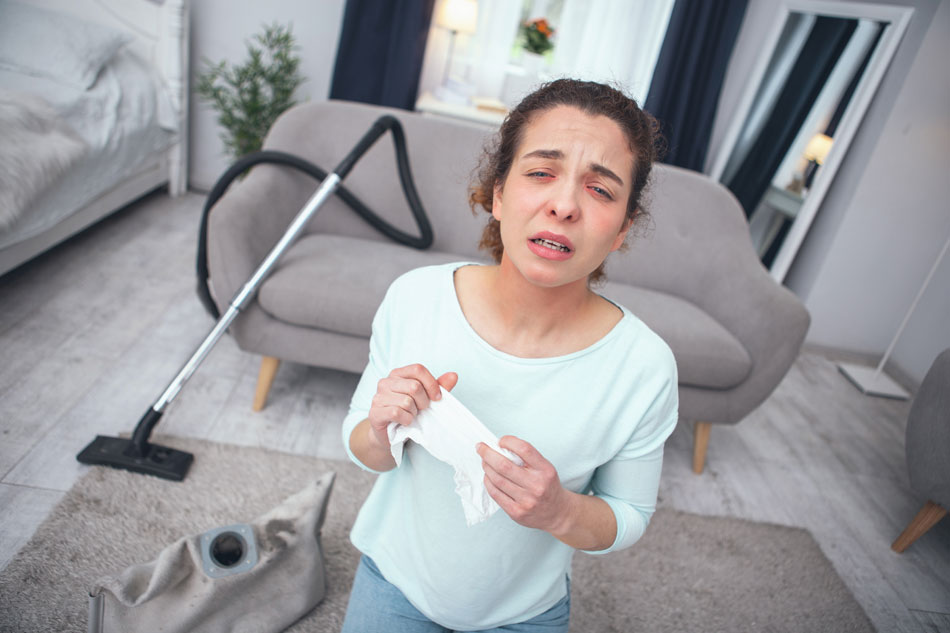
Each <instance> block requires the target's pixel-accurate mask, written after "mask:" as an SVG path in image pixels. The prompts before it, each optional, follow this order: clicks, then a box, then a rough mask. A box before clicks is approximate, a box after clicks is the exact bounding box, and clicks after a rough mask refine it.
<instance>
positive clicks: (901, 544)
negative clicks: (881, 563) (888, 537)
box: [891, 501, 947, 554]
mask: <svg viewBox="0 0 950 633" xmlns="http://www.w3.org/2000/svg"><path fill="white" fill-rule="evenodd" d="M946 514H947V511H946V510H945V509H944V508H941V507H940V506H938V505H937V504H936V503H934V502H933V501H928V502H927V503H925V504H924V507H923V508H921V509H920V512H918V513H917V516H915V517H914V520H913V521H911V522H910V523H909V524H908V525H907V527H906V528H904V531H903V532H901V535H900V536H898V537H897V540H896V541H894V543H893V544H891V549H892V550H894V551H895V552H897V553H898V554H900V553H901V552H903V551H904V550H905V549H907V548H908V547H910V546H911V544H912V543H913V542H914V541H916V540H917V539H919V538H920V537H921V536H923V535H924V534H926V532H927V530H929V529H930V528H932V527H933V526H934V525H936V524H937V521H939V520H940V519H942V518H943V517H944V515H946Z"/></svg>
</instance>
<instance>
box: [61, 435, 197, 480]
mask: <svg viewBox="0 0 950 633" xmlns="http://www.w3.org/2000/svg"><path fill="white" fill-rule="evenodd" d="M76 459H78V460H79V461H80V462H81V463H83V464H89V465H92V466H111V467H112V468H122V469H124V470H131V471H132V472H136V473H143V474H146V475H154V476H155V477H161V478H162V479H171V480H174V481H182V480H183V479H184V478H185V475H186V474H188V468H189V467H190V466H191V462H192V461H194V455H192V454H191V453H186V452H185V451H180V450H178V449H174V448H169V447H167V446H159V445H158V444H151V443H146V444H145V446H144V447H142V448H140V447H139V446H137V445H136V444H135V442H133V441H132V440H131V439H123V438H119V437H106V436H104V435H97V436H96V439H94V440H93V441H92V442H90V443H89V445H88V446H86V448H84V449H83V450H82V452H81V453H79V455H77V456H76Z"/></svg>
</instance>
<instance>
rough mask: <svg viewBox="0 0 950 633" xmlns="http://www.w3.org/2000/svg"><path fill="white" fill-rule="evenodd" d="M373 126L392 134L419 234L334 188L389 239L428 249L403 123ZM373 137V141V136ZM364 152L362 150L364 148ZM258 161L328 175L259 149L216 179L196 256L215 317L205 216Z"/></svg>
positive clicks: (201, 294)
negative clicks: (377, 213)
mask: <svg viewBox="0 0 950 633" xmlns="http://www.w3.org/2000/svg"><path fill="white" fill-rule="evenodd" d="M375 126H379V128H380V129H379V132H378V134H377V137H378V135H379V134H382V133H383V132H385V131H386V130H387V129H388V130H390V131H391V132H392V134H393V144H394V145H395V148H396V165H397V167H398V170H399V182H400V184H401V185H402V191H403V194H404V195H405V196H406V201H407V202H408V203H409V209H410V211H412V216H413V218H415V221H416V226H418V227H419V233H420V235H419V237H416V236H414V235H410V234H408V233H405V232H404V231H402V230H400V229H398V228H396V227H395V226H393V225H392V224H390V223H389V222H387V221H386V220H384V219H383V218H381V217H379V216H378V215H376V213H374V212H373V211H372V210H371V209H370V208H369V207H367V206H366V205H365V204H364V203H363V202H362V201H361V200H360V199H359V198H357V197H356V196H355V195H353V193H352V192H350V191H349V190H348V189H347V188H346V187H344V186H342V185H341V186H340V187H339V188H338V189H337V191H336V195H338V196H340V199H341V200H343V202H345V203H346V205H347V206H348V207H350V208H351V209H353V211H355V212H356V214H357V215H359V216H360V217H361V218H363V220H365V221H366V222H367V223H368V224H369V225H370V226H372V227H373V228H374V229H376V230H377V231H379V232H380V233H382V234H383V235H385V236H386V237H388V238H389V239H391V240H393V241H395V242H398V243H400V244H404V245H406V246H411V247H412V248H417V249H419V250H423V249H426V248H429V246H431V245H432V239H433V234H432V225H431V224H430V223H429V218H428V216H427V215H426V212H425V209H424V208H423V207H422V201H421V200H420V199H419V193H418V192H417V191H416V185H415V182H413V179H412V171H411V170H410V168H409V156H408V154H407V152H406V139H405V135H404V134H403V131H402V126H401V125H400V124H399V121H398V120H397V119H396V118H395V117H393V116H390V115H386V116H383V117H380V118H379V119H378V120H377V121H376V123H375V124H374V127H375ZM364 139H365V137H364ZM373 140H375V138H374V139H373ZM368 144H372V140H371V141H369V143H368ZM359 149H360V148H359V147H358V148H354V150H353V151H352V152H350V154H349V155H348V156H347V157H346V158H344V160H343V161H342V162H341V163H340V165H339V166H338V167H337V171H336V172H335V173H337V175H339V176H340V177H341V178H342V177H343V176H345V175H346V172H348V171H349V170H350V169H351V168H352V167H353V163H355V159H350V156H356V157H357V158H358V157H359V155H361V154H362V151H358V150H359ZM363 151H365V149H364V150H363ZM260 163H274V164H279V165H287V166H289V167H293V168H294V169H297V170H299V171H302V172H304V173H306V174H309V175H310V176H312V177H313V178H315V179H317V180H319V181H322V180H323V179H325V178H326V177H327V172H326V171H324V170H323V169H321V168H319V167H317V166H316V165H314V164H313V163H311V162H309V161H307V160H305V159H303V158H300V157H299V156H295V155H294V154H288V153H286V152H279V151H274V150H261V151H259V152H254V153H251V154H248V155H247V156H243V157H242V158H240V159H239V160H238V161H237V162H235V163H234V164H233V165H232V166H231V167H229V168H228V169H227V171H225V172H224V174H222V175H221V177H220V178H218V181H217V182H216V183H215V184H214V187H212V188H211V192H210V193H209V194H208V199H207V200H206V201H205V205H204V209H203V210H202V212H201V225H200V227H199V229H198V257H197V273H198V287H197V292H198V298H199V299H200V300H201V303H202V305H204V307H205V309H206V310H207V311H208V313H209V314H211V316H213V317H214V318H215V319H218V318H220V316H221V314H220V312H219V311H218V306H217V305H216V304H215V302H214V299H212V298H211V290H210V288H209V287H208V278H209V275H208V216H209V215H210V213H211V209H212V207H214V205H215V203H217V202H218V200H220V199H221V196H223V195H224V192H225V191H227V189H228V187H229V186H230V185H231V182H232V181H233V180H234V179H235V178H237V177H238V176H240V175H241V174H243V173H244V172H245V171H247V170H248V169H250V168H251V167H253V166H254V165H258V164H260ZM341 171H342V172H343V173H342V174H341V173H340V172H341Z"/></svg>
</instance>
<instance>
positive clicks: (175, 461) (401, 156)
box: [76, 115, 433, 481]
mask: <svg viewBox="0 0 950 633" xmlns="http://www.w3.org/2000/svg"><path fill="white" fill-rule="evenodd" d="M386 131H390V132H392V136H393V143H394V145H395V149H396V162H397V167H398V170H399V180H400V183H401V184H402V189H403V193H404V194H405V196H406V200H407V202H408V203H409V208H410V210H411V211H412V214H413V216H414V218H415V221H416V224H417V226H418V228H419V230H420V233H421V235H420V236H419V237H416V236H412V235H409V234H407V233H404V232H403V231H401V230H399V229H398V228H396V227H394V226H392V225H391V224H389V223H388V222H386V220H384V219H382V218H380V217H379V216H378V215H376V214H375V213H373V212H372V211H371V210H370V209H369V208H368V207H366V205H364V204H363V203H362V202H361V201H360V200H359V199H358V198H357V197H356V196H354V195H353V194H352V193H351V192H349V191H348V190H346V188H344V187H342V185H341V182H342V180H343V179H344V178H345V177H346V175H347V174H348V173H349V172H350V170H351V169H352V168H353V166H354V165H355V164H356V162H357V161H358V160H359V159H360V158H361V157H362V156H363V154H365V153H366V151H367V150H369V148H370V147H372V145H373V144H374V143H375V142H376V141H377V140H378V139H379V138H380V137H381V136H382V135H383V134H384V133H385V132H386ZM259 163H278V164H283V165H287V166H290V167H293V168H296V169H298V170H301V171H304V172H305V173H308V174H310V175H311V176H314V177H315V178H318V179H320V180H321V181H322V182H321V184H320V186H319V187H318V188H317V190H316V191H315V192H314V194H313V195H312V196H311V197H310V199H309V200H308V201H307V202H306V204H305V205H304V206H303V208H301V210H300V211H299V212H298V213H297V215H296V216H295V217H294V219H293V221H292V222H291V223H290V226H289V227H288V228H287V230H286V232H285V233H284V235H283V236H282V237H281V238H280V240H278V242H277V244H276V245H275V246H274V247H273V248H272V249H271V251H270V252H269V253H268V255H267V256H266V257H265V258H264V260H263V261H262V262H261V264H260V266H258V268H257V270H256V271H255V272H254V274H253V275H252V276H251V278H250V279H249V280H248V281H247V282H246V283H245V284H244V286H243V287H242V288H241V289H240V290H239V291H238V292H237V293H236V294H235V296H234V298H233V299H231V301H230V303H229V304H228V309H227V310H226V311H225V313H224V315H220V314H219V312H218V309H217V305H216V304H215V302H214V301H213V300H212V298H211V292H210V290H209V288H208V264H207V250H206V241H207V228H208V215H209V212H210V210H211V208H212V207H213V206H214V203H215V202H217V200H218V199H219V198H220V197H221V196H222V195H224V192H225V191H226V190H227V188H228V185H229V184H230V183H231V181H232V180H234V179H235V178H236V177H237V176H239V175H240V174H242V173H243V172H244V171H246V170H247V169H249V168H250V167H251V166H253V165H256V164H259ZM335 193H336V194H338V195H339V197H340V198H341V199H342V200H343V201H344V202H345V203H346V204H347V205H348V206H349V207H350V208H351V209H353V210H354V211H355V212H356V213H357V214H358V215H359V216H360V217H362V218H363V219H364V220H365V221H367V222H368V223H369V224H370V225H371V226H373V227H374V228H375V229H377V230H378V231H380V232H381V233H382V234H383V235H386V236H387V237H389V238H390V239H393V240H395V241H397V242H399V243H402V244H405V245H407V246H411V247H413V248H417V249H425V248H428V247H429V246H430V245H431V244H432V239H433V235H432V228H431V226H430V224H429V221H428V218H427V216H426V213H425V210H424V209H423V208H422V203H421V201H420V199H419V195H418V193H417V192H416V188H415V183H414V182H413V180H412V173H411V171H410V169H409V158H408V154H407V152H406V143H405V135H404V133H403V130H402V126H401V125H400V123H399V121H398V119H396V118H395V117H393V116H391V115H384V116H382V117H380V118H379V119H377V120H376V122H375V123H373V125H372V127H370V129H369V131H368V132H366V134H365V135H363V138H361V139H360V140H359V142H358V143H357V144H356V146H355V147H354V148H353V149H352V150H351V151H350V153H349V154H347V156H346V157H345V158H344V159H343V160H342V161H340V164H339V165H337V167H336V168H335V169H334V170H333V171H332V172H331V173H329V174H327V173H326V172H325V171H323V170H322V169H320V168H319V167H317V166H316V165H313V164H312V163H309V162H307V161H306V160H304V159H302V158H300V157H297V156H294V155H292V154H287V153H284V152H276V151H267V150H265V151H260V152H255V153H253V154H249V155H248V156H246V157H244V158H242V159H241V160H239V161H238V162H237V163H235V164H234V165H233V166H232V167H230V168H229V169H228V170H227V171H226V172H225V173H224V175H222V177H221V178H220V179H219V180H218V182H217V183H216V184H215V186H214V187H213V188H212V191H211V193H210V194H209V195H208V200H207V202H206V203H205V207H204V212H203V215H202V219H201V227H200V230H199V243H198V262H197V269H198V296H199V298H200V299H201V302H202V304H203V305H204V306H205V308H206V309H207V310H208V311H209V313H211V314H212V316H213V317H214V318H217V319H218V321H217V323H216V324H215V325H214V327H213V328H212V329H211V331H210V332H209V333H208V335H207V336H206V337H205V339H204V341H202V342H201V344H200V345H199V346H198V348H197V349H196V350H195V351H194V353H193V354H192V355H191V357H190V358H189V359H188V361H187V362H186V363H185V364H184V366H183V367H182V368H181V370H180V371H179V372H178V374H177V375H176V376H175V377H174V379H172V381H171V382H170V383H169V385H168V387H166V388H165V390H164V391H163V392H162V394H161V395H160V396H159V398H158V400H156V401H155V402H154V403H153V404H152V406H151V407H150V408H149V409H148V410H146V412H145V414H144V415H143V416H142V418H141V419H140V420H139V422H138V424H137V425H136V427H135V430H134V431H133V433H132V437H131V438H129V439H126V438H118V437H108V436H103V435H98V436H96V439H94V440H93V441H92V442H90V443H89V445H87V446H86V447H85V448H84V449H83V450H82V451H81V452H80V453H79V454H78V455H77V456H76V459H78V460H79V461H80V462H81V463H83V464H90V465H98V466H110V467H112V468H122V469H125V470H129V471H132V472H138V473H144V474H148V475H154V476H156V477H161V478H164V479H171V480H173V481H182V480H184V478H185V476H186V474H187V473H188V468H189V467H190V466H191V463H192V462H193V461H194V456H193V455H192V454H191V453H187V452H185V451H180V450H178V449H174V448H170V447H167V446H160V445H158V444H153V443H151V442H149V437H150V436H151V433H152V430H153V429H154V428H155V425H156V424H158V422H159V420H160V419H161V417H162V413H163V412H164V410H165V408H166V407H167V406H168V405H169V404H170V403H171V402H172V400H174V399H175V397H176V396H177V395H178V392H179V391H181V388H182V387H183V386H184V384H185V382H186V381H187V380H188V379H189V378H190V377H191V375H192V374H194V372H195V370H196V369H198V366H199V365H200V364H201V362H202V361H203V360H204V359H205V357H206V356H207V355H208V353H209V352H210V351H211V349H212V348H213V347H214V345H215V344H216V343H217V342H218V340H220V338H221V337H222V336H223V335H224V333H225V332H226V331H227V329H228V327H229V326H230V325H231V323H232V322H233V321H234V319H236V318H237V317H238V315H239V314H240V313H241V310H242V309H243V308H244V307H246V306H247V304H248V302H249V301H250V300H251V299H252V298H253V297H254V296H255V294H256V293H257V290H258V289H259V288H260V286H261V284H262V283H263V282H264V280H265V279H266V278H267V276H268V275H269V274H270V272H271V271H272V270H273V269H274V266H275V265H276V264H277V261H278V260H279V259H280V257H281V256H282V255H283V254H284V253H285V252H286V251H287V249H288V248H290V246H291V245H292V244H293V242H294V241H295V240H296V239H297V238H298V237H299V236H300V234H301V233H302V232H303V230H304V228H305V227H306V225H307V223H308V222H309V221H310V219H311V218H313V216H314V215H315V214H316V212H317V211H318V210H319V209H320V207H321V206H322V205H323V204H324V203H325V202H326V201H327V200H328V199H329V198H330V197H331V196H332V195H334V194H335Z"/></svg>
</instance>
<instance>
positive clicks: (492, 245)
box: [469, 79, 662, 284]
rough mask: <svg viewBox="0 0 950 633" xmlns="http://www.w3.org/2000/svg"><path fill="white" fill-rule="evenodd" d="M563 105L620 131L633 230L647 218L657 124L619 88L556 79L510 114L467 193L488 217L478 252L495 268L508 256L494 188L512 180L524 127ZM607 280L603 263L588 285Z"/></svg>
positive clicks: (474, 206) (658, 140) (657, 142)
mask: <svg viewBox="0 0 950 633" xmlns="http://www.w3.org/2000/svg"><path fill="white" fill-rule="evenodd" d="M562 105H565V106H572V107H575V108H578V109H579V110H581V111H582V112H585V113H586V114H589V115H591V116H598V115H603V116H606V117H607V118H609V119H611V120H613V121H615V122H616V123H617V125H619V126H620V129H621V130H623V132H624V136H626V139H627V144H628V146H629V148H630V151H631V152H632V153H633V173H632V174H631V176H632V178H631V181H632V183H633V187H632V188H631V193H630V198H629V200H628V201H627V213H626V216H627V220H628V221H629V222H630V223H631V226H639V225H640V224H642V223H643V222H644V221H646V220H647V218H648V217H649V214H648V213H647V212H646V211H645V210H644V208H643V207H644V203H643V192H644V189H645V188H646V185H647V181H648V180H649V178H650V171H651V170H652V168H653V163H654V161H656V160H657V159H658V158H659V156H660V154H661V151H662V149H661V148H662V137H661V136H660V134H659V131H658V124H657V121H656V119H655V118H653V116H651V115H650V114H649V113H647V112H644V111H643V110H642V109H640V106H638V105H637V102H636V101H634V100H633V99H631V98H630V97H628V96H627V95H625V94H624V93H623V92H621V91H620V90H618V89H616V88H613V87H611V86H607V85H605V84H601V83H596V82H592V81H580V80H577V79H556V80H554V81H551V82H548V83H546V84H544V85H542V86H541V87H540V88H538V89H537V90H535V91H534V92H532V93H531V94H529V95H528V96H527V97H525V98H524V99H523V100H522V101H521V103H519V104H518V105H517V106H516V107H515V108H514V109H513V110H512V111H511V112H509V113H508V116H507V117H505V121H504V122H503V123H502V124H501V128H500V129H499V130H498V134H496V135H495V137H494V139H493V141H492V142H491V143H490V144H489V146H488V147H486V149H485V151H484V154H483V156H482V160H481V162H480V164H479V168H478V171H477V173H476V176H475V181H474V183H473V184H472V186H471V187H470V189H469V206H470V207H471V209H472V212H473V213H476V214H477V213H478V208H479V207H481V209H482V210H484V211H487V212H488V224H487V225H486V226H485V229H484V231H483V232H482V239H481V241H480V242H479V244H478V247H479V248H481V249H484V250H486V251H488V253H489V254H490V255H491V256H492V258H493V259H494V260H495V262H500V261H501V256H502V253H504V250H505V248H504V245H503V244H502V241H501V225H500V223H499V222H498V220H496V219H495V218H494V217H493V216H492V214H491V213H492V200H493V197H494V195H493V194H494V190H495V186H496V185H498V184H501V183H504V182H505V179H506V178H507V177H508V171H509V170H510V169H511V164H512V162H513V161H514V157H515V152H516V151H517V149H518V146H519V145H520V144H521V140H522V137H523V136H524V127H525V125H526V124H528V123H530V122H531V119H532V118H533V117H534V115H535V114H536V113H540V112H545V111H547V110H551V109H553V108H555V107H558V106H562ZM625 246H626V244H625V245H624V247H625ZM605 278H606V275H605V273H604V264H603V263H601V265H600V266H598V267H597V269H596V270H595V271H594V272H592V273H591V274H590V277H589V278H588V279H589V283H591V284H597V283H599V282H602V281H603V280H604V279H605Z"/></svg>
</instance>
